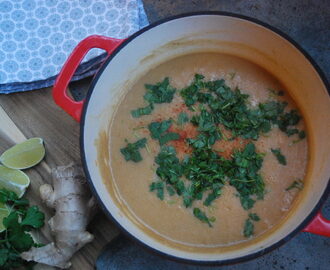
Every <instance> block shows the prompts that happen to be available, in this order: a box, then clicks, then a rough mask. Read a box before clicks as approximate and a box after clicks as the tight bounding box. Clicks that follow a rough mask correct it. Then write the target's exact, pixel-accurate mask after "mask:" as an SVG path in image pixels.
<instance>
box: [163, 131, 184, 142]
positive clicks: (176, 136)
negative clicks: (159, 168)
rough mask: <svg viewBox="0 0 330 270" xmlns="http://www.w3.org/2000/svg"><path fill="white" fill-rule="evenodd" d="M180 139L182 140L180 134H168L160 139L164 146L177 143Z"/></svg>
mask: <svg viewBox="0 0 330 270" xmlns="http://www.w3.org/2000/svg"><path fill="white" fill-rule="evenodd" d="M178 139H180V135H179V134H178V133H175V132H168V133H165V134H164V135H162V136H161V137H160V138H159V144H160V145H164V144H166V143H168V142H169V141H175V140H178Z"/></svg>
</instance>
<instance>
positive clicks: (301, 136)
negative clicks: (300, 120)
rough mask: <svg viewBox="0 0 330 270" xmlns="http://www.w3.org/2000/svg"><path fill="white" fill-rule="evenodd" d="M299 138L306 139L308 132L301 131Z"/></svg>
mask: <svg viewBox="0 0 330 270" xmlns="http://www.w3.org/2000/svg"><path fill="white" fill-rule="evenodd" d="M298 136H299V139H301V140H302V139H305V138H306V132H305V131H304V130H301V131H299V134H298Z"/></svg>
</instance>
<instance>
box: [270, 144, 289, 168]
mask: <svg viewBox="0 0 330 270" xmlns="http://www.w3.org/2000/svg"><path fill="white" fill-rule="evenodd" d="M271 151H272V153H273V154H274V156H275V157H276V158H277V160H278V162H279V163H280V164H282V165H286V164H287V163H286V158H285V156H283V154H282V153H281V149H280V148H277V149H273V148H272V149H271Z"/></svg>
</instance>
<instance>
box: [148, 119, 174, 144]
mask: <svg viewBox="0 0 330 270" xmlns="http://www.w3.org/2000/svg"><path fill="white" fill-rule="evenodd" d="M171 125H172V120H165V121H163V122H152V123H150V124H149V125H148V129H149V131H150V134H151V137H152V138H153V139H158V140H159V144H160V145H164V144H166V143H167V142H169V141H173V140H178V139H180V135H179V134H178V133H175V132H168V129H169V128H170V127H171Z"/></svg>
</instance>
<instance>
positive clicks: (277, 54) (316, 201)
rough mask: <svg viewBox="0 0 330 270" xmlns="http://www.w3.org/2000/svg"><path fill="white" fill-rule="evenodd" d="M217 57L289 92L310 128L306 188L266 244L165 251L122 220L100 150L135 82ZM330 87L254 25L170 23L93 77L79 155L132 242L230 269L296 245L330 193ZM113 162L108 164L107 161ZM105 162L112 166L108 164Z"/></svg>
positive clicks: (144, 34) (293, 50)
mask: <svg viewBox="0 0 330 270" xmlns="http://www.w3.org/2000/svg"><path fill="white" fill-rule="evenodd" d="M203 51H217V52H221V53H226V54H232V55H236V56H239V57H242V58H245V59H247V60H250V61H252V62H254V63H256V64H258V65H260V66H261V67H263V68H265V69H266V70H268V71H269V72H270V73H271V74H273V75H274V76H275V77H277V78H278V79H279V80H280V81H281V82H282V83H283V84H284V85H285V86H286V88H287V89H288V91H289V93H290V95H291V96H292V97H293V99H294V100H295V102H296V103H297V105H298V106H299V108H300V110H301V112H302V114H303V115H304V117H305V120H306V123H307V133H308V142H309V151H310V153H309V166H308V173H307V177H306V179H305V183H306V185H305V188H304V190H303V191H302V192H303V195H302V196H300V199H299V203H297V204H296V206H295V207H294V210H293V211H292V212H291V214H290V215H289V216H288V217H287V218H286V219H285V220H283V221H282V222H281V223H280V224H279V225H278V226H276V228H274V229H273V230H271V232H270V233H269V234H267V237H261V238H260V239H259V238H256V239H255V240H252V241H248V242H246V243H247V244H242V245H238V246H234V247H231V248H222V249H221V248H220V249H219V248H218V249H217V248H215V249H207V250H204V251H200V250H199V251H196V250H194V249H193V248H191V249H183V248H180V247H177V246H172V245H168V243H167V242H166V241H165V240H164V241H163V240H162V239H160V238H158V239H157V240H156V238H155V237H153V234H152V233H150V232H149V231H148V230H146V229H145V228H141V227H140V226H137V225H136V222H135V221H134V220H132V218H129V217H128V216H127V215H126V214H123V211H122V209H121V206H120V205H118V202H117V201H116V200H115V199H114V198H113V197H112V196H111V195H110V193H109V192H108V191H107V188H106V185H105V181H111V171H110V169H109V173H110V176H109V179H104V175H103V174H102V173H101V170H100V166H99V163H100V162H99V160H98V155H99V153H98V148H97V147H96V143H95V142H97V141H98V140H99V136H100V134H101V133H102V132H105V133H107V132H108V127H109V123H110V121H111V119H112V116H113V114H114V112H115V109H116V107H117V105H118V103H119V101H120V99H121V98H122V97H123V95H124V94H125V91H126V89H129V88H130V85H132V84H133V83H134V82H135V81H136V79H137V78H138V77H140V76H141V75H143V74H145V72H147V71H148V70H149V69H150V68H152V67H154V66H155V65H157V64H159V63H161V62H163V61H165V60H167V59H170V58H174V57H176V56H179V55H182V54H187V53H192V52H203ZM325 84H326V82H324V81H323V80H322V78H321V77H320V74H319V73H318V72H317V71H316V69H315V67H314V66H313V65H312V64H311V62H310V61H309V59H308V58H307V56H306V55H305V54H304V53H302V52H301V51H300V50H299V49H297V47H296V46H295V45H293V44H292V43H291V42H289V41H288V40H287V39H286V38H284V37H283V35H282V34H279V33H277V32H274V30H273V29H270V28H269V26H265V25H264V24H260V23H257V22H255V21H254V20H251V19H246V18H243V17H238V16H235V15H231V14H223V13H198V14H190V15H184V16H178V17H175V18H171V19H168V20H165V21H162V22H160V23H156V24H154V25H151V26H149V27H147V28H145V29H143V30H141V31H140V32H138V33H136V34H135V35H133V36H132V37H130V38H129V39H128V40H126V41H125V42H124V43H123V44H121V45H120V46H119V47H118V48H117V50H115V52H114V53H113V54H112V55H111V56H110V57H109V58H108V59H107V61H106V62H105V64H104V65H103V67H102V68H101V70H100V71H99V72H98V74H97V75H96V76H95V78H94V81H93V83H92V86H91V88H90V90H89V92H88V96H87V98H86V102H85V105H84V110H83V115H82V123H81V150H82V159H83V163H84V166H85V170H86V174H87V176H88V178H89V182H90V184H91V187H92V189H93V191H94V194H95V195H96V197H97V198H98V200H99V202H100V204H101V205H102V207H103V209H104V211H105V212H106V213H107V214H108V215H109V216H111V217H112V218H113V220H115V222H116V223H117V224H118V225H119V226H120V227H121V228H122V229H123V230H124V231H125V232H127V233H128V234H129V235H131V236H133V238H135V239H137V240H138V241H139V242H141V243H143V244H144V245H146V246H147V247H149V248H152V249H153V250H154V251H156V252H159V253H161V254H164V255H166V256H169V257H172V258H176V259H179V260H185V261H189V262H198V263H211V264H212V263H219V264H221V263H231V262H238V261H242V260H245V259H249V258H253V257H255V256H256V255H261V254H263V253H265V252H267V251H269V250H271V249H273V248H275V247H277V246H278V245H279V244H281V243H283V242H285V241H286V240H288V239H289V238H291V237H292V236H293V235H294V234H295V233H297V232H298V231H300V230H301V229H303V227H304V226H306V225H307V223H308V222H309V221H310V220H311V218H312V216H313V215H315V213H316V211H317V210H318V209H319V207H320V202H321V201H322V200H324V198H325V196H326V193H328V192H329V187H328V179H329V175H330V166H329V165H330V140H329V139H328V138H329V134H330V99H329V95H328V93H327V89H326V85H325ZM110 159H111V157H110ZM106 162H108V161H106Z"/></svg>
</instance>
